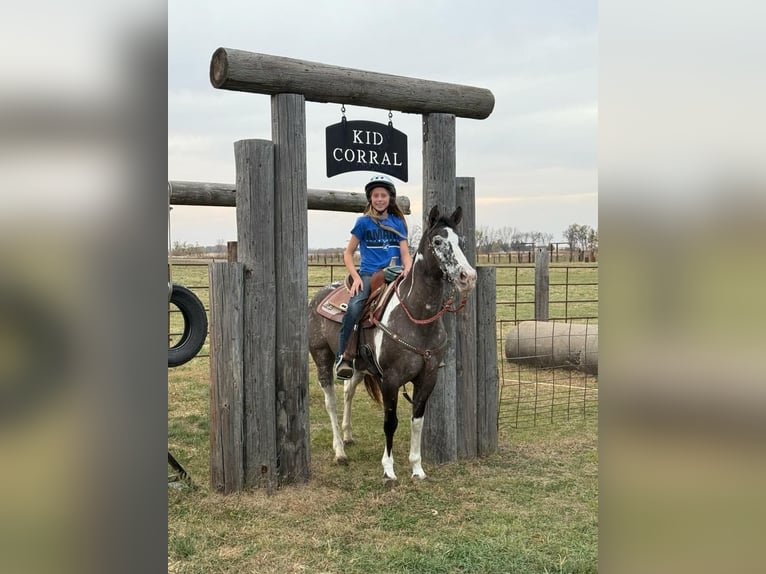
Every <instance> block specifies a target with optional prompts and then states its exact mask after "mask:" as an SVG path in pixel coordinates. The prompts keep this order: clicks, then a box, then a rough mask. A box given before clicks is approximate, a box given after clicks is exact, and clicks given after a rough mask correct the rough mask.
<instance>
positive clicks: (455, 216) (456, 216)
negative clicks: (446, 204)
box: [450, 205, 463, 225]
mask: <svg viewBox="0 0 766 574" xmlns="http://www.w3.org/2000/svg"><path fill="white" fill-rule="evenodd" d="M450 219H452V223H454V224H455V225H458V224H459V223H460V221H461V220H462V219H463V208H462V207H460V206H459V205H458V206H457V209H456V210H455V211H454V212H453V213H452V217H451V218H450Z"/></svg>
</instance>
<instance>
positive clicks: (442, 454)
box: [423, 114, 457, 464]
mask: <svg viewBox="0 0 766 574" xmlns="http://www.w3.org/2000/svg"><path fill="white" fill-rule="evenodd" d="M455 193H456V191H455V116H453V115H449V114H429V115H427V116H423V229H426V227H427V225H426V220H427V218H428V214H429V212H430V211H431V208H432V207H433V206H434V205H438V206H439V209H440V210H441V211H444V212H447V213H452V211H453V210H454V209H455V207H456V200H455ZM443 321H444V327H445V329H446V330H447V336H448V338H449V341H450V343H449V345H448V346H447V349H446V351H445V353H444V359H443V363H444V366H442V367H440V368H439V376H438V377H439V378H438V380H437V383H436V387H435V388H434V391H433V393H432V394H431V398H430V399H429V401H428V406H427V407H426V414H425V421H424V422H423V457H424V458H425V459H426V460H427V461H429V462H435V463H439V464H441V463H445V462H453V461H455V460H457V419H456V413H455V403H456V400H457V399H456V392H457V389H456V365H455V316H454V314H452V313H445V315H444V316H443Z"/></svg>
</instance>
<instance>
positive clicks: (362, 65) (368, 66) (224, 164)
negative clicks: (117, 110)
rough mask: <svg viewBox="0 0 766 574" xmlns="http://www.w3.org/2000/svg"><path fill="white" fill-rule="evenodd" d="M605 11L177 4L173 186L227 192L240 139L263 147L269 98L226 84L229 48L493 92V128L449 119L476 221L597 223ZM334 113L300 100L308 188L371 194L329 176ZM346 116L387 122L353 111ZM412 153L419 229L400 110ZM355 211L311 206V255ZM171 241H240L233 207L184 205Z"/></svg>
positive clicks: (554, 230)
mask: <svg viewBox="0 0 766 574" xmlns="http://www.w3.org/2000/svg"><path fill="white" fill-rule="evenodd" d="M597 14H598V13H597V4H596V2H592V1H575V2H561V1H559V2H549V1H529V2H518V1H508V0H490V1H485V2H475V1H470V2H468V1H462V2H461V1H457V0H449V1H441V2H439V1H436V0H425V1H423V0H421V1H418V2H413V1H411V0H406V1H405V0H392V1H387V2H365V1H362V0H332V1H318V0H315V1H302V2H300V1H296V0H281V1H279V2H272V1H269V2H264V1H257V0H256V1H253V0H250V1H242V2H239V1H232V0H221V1H219V2H196V1H189V0H183V1H181V0H169V2H168V177H169V178H170V179H171V180H192V181H208V182H225V183H234V180H235V172H234V151H233V143H234V142H235V141H236V140H239V139H250V138H260V139H270V138H271V125H270V101H269V97H268V96H265V95H258V94H244V93H238V92H230V91H226V90H217V89H215V88H213V87H212V86H211V84H210V81H209V79H208V71H209V65H210V58H211V56H212V54H213V52H214V51H215V49H216V48H218V47H220V46H223V47H227V48H236V49H240V50H247V51H251V52H260V53H264V54H273V55H278V56H286V57H291V58H298V59H303V60H311V61H314V62H321V63H324V64H330V65H336V66H343V67H349V68H357V69H362V70H368V71H372V72H381V73H388V74H395V75H400V76H408V77H413V78H421V79H426V80H436V81H443V82H450V83H456V84H466V85H472V86H477V87H481V88H487V89H489V90H490V91H492V93H493V94H494V96H495V108H494V111H493V112H492V114H491V115H490V116H489V117H488V118H487V119H485V120H471V119H465V118H457V119H456V149H457V175H458V176H470V177H474V178H475V179H476V201H477V205H476V224H477V226H478V227H490V228H501V227H505V226H510V227H515V228H517V229H519V230H521V231H542V232H544V233H551V234H552V235H553V240H554V241H560V240H563V238H562V232H563V230H564V229H565V228H566V227H568V226H569V225H570V224H571V223H580V224H586V225H590V226H591V227H594V228H597V227H598V197H597V184H598V177H597V135H598V134H597V127H598V101H597V94H598V35H597ZM340 117H341V110H340V105H337V104H319V103H313V102H307V104H306V127H307V168H308V186H309V187H310V188H319V189H335V190H344V191H362V190H363V186H364V183H365V182H366V181H367V180H368V179H369V177H370V175H372V174H371V173H370V172H351V173H347V174H342V175H338V176H335V177H333V178H329V179H328V178H327V177H326V176H325V169H326V168H325V141H324V130H325V128H326V127H327V126H328V125H331V124H334V123H337V122H338V121H339V120H340ZM346 117H347V118H348V119H349V120H369V121H375V122H379V123H386V122H387V121H388V112H387V111H384V110H378V109H373V108H361V107H354V106H346ZM393 123H394V127H396V128H397V129H399V130H401V131H403V132H405V133H406V134H407V136H408V144H409V181H408V182H406V183H405V182H400V181H398V180H397V181H396V183H397V189H398V192H399V194H400V195H406V196H408V197H409V198H410V200H411V202H412V215H411V216H409V217H408V222H409V224H410V225H411V226H412V225H417V224H420V222H421V219H422V165H421V163H422V144H421V116H419V115H413V114H403V113H400V112H394V115H393ZM356 217H357V214H352V213H332V212H320V211H310V212H309V219H308V222H309V229H308V236H309V247H311V248H314V247H342V246H344V245H345V244H346V242H347V240H348V237H349V231H350V229H351V227H352V226H353V223H354V220H355V218H356ZM171 236H172V240H173V241H174V242H175V241H185V242H190V243H195V242H197V243H199V244H200V245H208V244H215V243H217V242H219V241H221V240H223V241H230V240H234V239H236V225H235V216H234V209H233V208H210V207H187V206H176V207H174V209H173V211H172V213H171Z"/></svg>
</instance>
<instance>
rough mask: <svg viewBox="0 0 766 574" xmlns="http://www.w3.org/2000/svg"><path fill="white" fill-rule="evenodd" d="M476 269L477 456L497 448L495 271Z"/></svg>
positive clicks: (483, 268)
mask: <svg viewBox="0 0 766 574" xmlns="http://www.w3.org/2000/svg"><path fill="white" fill-rule="evenodd" d="M476 271H477V274H478V277H477V278H476V355H477V360H476V380H477V393H476V394H477V401H476V419H477V435H476V436H477V441H476V442H477V445H476V450H477V453H478V455H479V456H486V455H488V454H491V453H493V452H495V451H496V450H497V415H498V379H497V331H496V329H497V327H496V324H495V312H496V311H495V305H496V298H497V292H496V289H497V287H496V281H497V273H496V270H495V268H494V267H479V268H478V269H477V270H476Z"/></svg>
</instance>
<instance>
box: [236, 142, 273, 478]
mask: <svg viewBox="0 0 766 574" xmlns="http://www.w3.org/2000/svg"><path fill="white" fill-rule="evenodd" d="M234 157H235V164H236V174H237V175H236V178H237V197H239V205H238V206H237V257H238V260H239V262H240V263H242V264H243V265H244V269H245V275H244V302H245V305H244V308H243V313H244V328H243V331H244V369H243V381H244V436H245V451H244V472H245V487H260V488H265V489H267V490H269V491H270V490H272V489H274V488H276V485H277V439H276V433H277V426H276V390H275V382H274V372H275V365H276V359H275V346H274V339H275V336H276V312H275V309H274V300H275V298H276V279H275V272H274V265H275V263H274V258H275V253H274V145H273V144H272V142H270V141H267V140H241V141H237V142H235V143H234Z"/></svg>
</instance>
